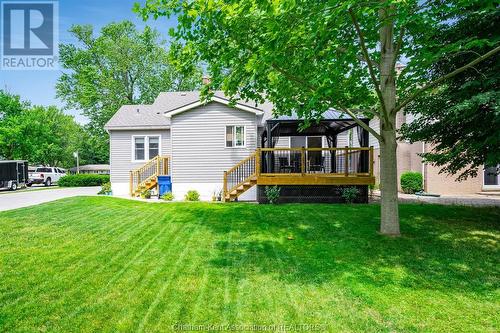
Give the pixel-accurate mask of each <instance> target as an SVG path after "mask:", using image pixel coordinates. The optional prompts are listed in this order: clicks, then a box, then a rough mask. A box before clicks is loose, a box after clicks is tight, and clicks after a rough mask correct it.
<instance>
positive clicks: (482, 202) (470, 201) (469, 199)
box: [373, 191, 500, 207]
mask: <svg viewBox="0 0 500 333" xmlns="http://www.w3.org/2000/svg"><path fill="white" fill-rule="evenodd" d="M373 195H374V197H375V200H379V199H380V192H379V191H375V192H374V193H373ZM398 197H399V202H401V203H408V202H410V203H433V204H440V205H460V206H497V207H500V197H499V196H494V195H491V196H489V195H483V194H470V195H442V196H440V197H426V196H420V195H414V194H404V193H399V194H398Z"/></svg>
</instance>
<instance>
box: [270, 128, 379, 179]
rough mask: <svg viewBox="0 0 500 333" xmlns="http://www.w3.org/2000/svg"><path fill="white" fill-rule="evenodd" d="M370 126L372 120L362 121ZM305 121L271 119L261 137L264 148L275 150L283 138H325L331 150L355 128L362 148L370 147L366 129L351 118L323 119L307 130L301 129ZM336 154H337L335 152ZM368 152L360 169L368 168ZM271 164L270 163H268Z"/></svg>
mask: <svg viewBox="0 0 500 333" xmlns="http://www.w3.org/2000/svg"><path fill="white" fill-rule="evenodd" d="M360 120H361V121H363V122H364V123H365V124H367V125H368V123H369V121H370V119H368V118H362V119H360ZM303 122H304V121H303V120H300V119H279V118H278V119H269V120H267V121H266V125H265V129H264V131H263V132H262V135H261V147H262V148H274V146H275V145H276V143H277V141H278V140H277V139H278V138H279V137H283V136H287V137H288V136H325V137H326V139H327V142H328V147H329V148H336V147H337V136H338V135H339V134H340V133H343V132H345V131H348V130H350V129H353V128H357V129H358V138H359V137H360V138H361V140H360V142H359V145H360V147H368V146H369V141H370V140H369V133H368V131H367V130H366V129H364V128H362V127H361V126H359V125H358V124H357V123H356V122H355V121H354V120H353V119H350V118H336V119H322V120H320V121H318V122H313V123H312V124H311V125H310V126H309V127H307V128H301V125H302V124H303ZM334 153H335V152H334ZM368 160H369V156H368V152H367V151H366V152H362V155H361V160H360V167H361V168H366V167H367V165H368V163H369V162H368ZM268 162H270V161H268ZM332 169H333V170H335V159H332Z"/></svg>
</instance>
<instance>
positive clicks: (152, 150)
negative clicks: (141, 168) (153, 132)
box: [132, 136, 160, 162]
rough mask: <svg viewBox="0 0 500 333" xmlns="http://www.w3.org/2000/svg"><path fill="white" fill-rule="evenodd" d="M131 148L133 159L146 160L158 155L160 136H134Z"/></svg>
mask: <svg viewBox="0 0 500 333" xmlns="http://www.w3.org/2000/svg"><path fill="white" fill-rule="evenodd" d="M132 150H133V152H132V154H133V161H135V162H140V161H148V160H150V159H152V158H154V157H156V156H158V155H160V137H159V136H134V137H133V147H132Z"/></svg>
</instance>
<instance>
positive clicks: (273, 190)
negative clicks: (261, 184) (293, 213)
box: [266, 185, 281, 204]
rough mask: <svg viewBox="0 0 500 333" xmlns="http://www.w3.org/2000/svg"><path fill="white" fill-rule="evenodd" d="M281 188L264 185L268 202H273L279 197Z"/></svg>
mask: <svg viewBox="0 0 500 333" xmlns="http://www.w3.org/2000/svg"><path fill="white" fill-rule="evenodd" d="M280 192H281V189H280V188H279V187H278V186H277V185H275V186H266V197H267V200H268V201H269V203H270V204H275V203H277V202H278V199H279V198H280Z"/></svg>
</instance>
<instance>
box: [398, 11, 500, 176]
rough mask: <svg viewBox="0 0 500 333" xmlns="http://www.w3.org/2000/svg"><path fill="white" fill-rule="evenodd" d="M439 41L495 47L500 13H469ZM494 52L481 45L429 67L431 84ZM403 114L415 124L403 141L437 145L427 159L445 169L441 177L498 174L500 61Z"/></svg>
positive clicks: (414, 104)
mask: <svg viewBox="0 0 500 333" xmlns="http://www.w3.org/2000/svg"><path fill="white" fill-rule="evenodd" d="M471 27H474V29H471ZM435 39H436V40H437V41H440V42H441V43H442V44H443V45H447V44H450V43H455V42H457V41H459V40H461V39H469V40H470V41H476V40H478V39H479V41H481V40H494V41H497V40H499V39H500V10H496V11H491V12H486V13H485V12H484V11H482V10H480V9H478V8H473V7H472V8H470V9H469V10H465V11H463V13H461V16H460V18H458V19H457V20H456V21H455V22H453V24H451V25H449V26H446V27H445V28H444V29H443V30H442V31H438V33H437V34H436V35H435ZM493 46H494V45H492V44H491V43H481V42H479V43H477V44H476V45H475V46H474V47H472V48H471V49H469V50H467V51H464V52H452V53H446V54H444V55H443V57H442V58H441V59H440V60H439V61H437V62H436V63H435V64H434V65H432V66H431V69H430V71H429V73H428V76H429V80H433V79H437V78H439V77H440V76H442V75H444V74H446V73H447V72H448V71H449V70H450V69H452V70H454V69H457V68H460V67H462V66H464V65H465V64H467V63H468V62H470V61H472V60H474V58H475V57H477V54H484V53H486V52H488V51H490V50H491V49H492V48H493ZM405 112H407V113H411V114H413V115H414V116H415V121H413V122H411V123H409V124H405V125H404V126H403V128H402V129H401V133H402V134H403V138H404V139H407V140H410V141H412V142H414V141H425V142H428V143H431V144H433V146H434V149H433V151H431V152H428V153H425V154H423V157H424V159H425V161H427V162H429V163H432V164H434V165H437V166H440V167H442V169H441V171H442V172H446V173H448V174H451V175H456V176H458V179H460V180H461V179H466V178H467V177H469V176H476V175H477V173H478V170H479V169H480V168H482V166H483V165H485V166H486V167H494V168H496V167H497V165H499V164H500V130H499V129H500V58H499V57H491V58H489V59H486V60H485V61H483V62H481V63H479V64H477V65H476V66H474V68H470V69H468V70H466V71H464V72H462V73H460V74H458V75H456V76H455V77H453V78H450V79H449V80H447V81H446V82H445V83H444V84H443V85H442V86H440V87H438V88H437V89H433V90H429V91H427V92H426V93H424V94H422V96H420V97H419V98H417V99H416V100H415V101H414V102H412V103H410V104H409V105H408V107H407V108H406V110H405Z"/></svg>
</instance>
